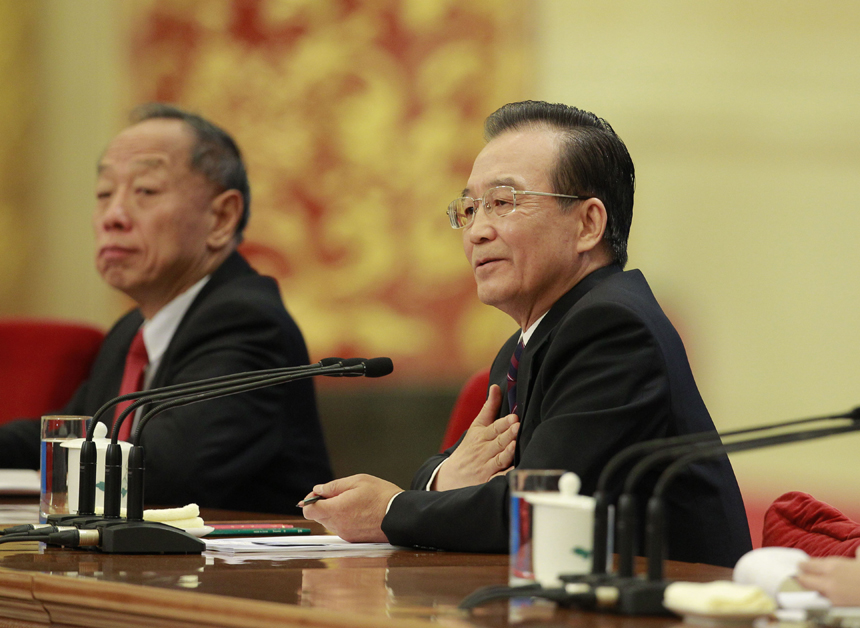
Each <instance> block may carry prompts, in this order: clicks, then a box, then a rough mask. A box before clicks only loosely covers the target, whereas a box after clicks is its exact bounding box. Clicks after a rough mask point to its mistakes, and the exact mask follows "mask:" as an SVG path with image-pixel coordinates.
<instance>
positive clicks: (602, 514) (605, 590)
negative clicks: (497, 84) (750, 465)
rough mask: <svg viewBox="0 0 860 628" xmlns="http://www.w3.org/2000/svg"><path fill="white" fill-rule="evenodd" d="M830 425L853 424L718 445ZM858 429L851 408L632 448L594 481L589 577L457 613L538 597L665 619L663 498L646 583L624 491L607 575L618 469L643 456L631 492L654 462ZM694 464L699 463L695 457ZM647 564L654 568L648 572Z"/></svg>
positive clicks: (482, 596) (471, 602)
mask: <svg viewBox="0 0 860 628" xmlns="http://www.w3.org/2000/svg"><path fill="white" fill-rule="evenodd" d="M833 419H853V420H854V421H855V422H856V423H854V424H852V425H849V426H840V427H836V428H825V429H822V430H809V431H805V432H792V433H789V434H783V435H779V436H772V437H765V438H760V439H751V440H747V441H739V442H736V443H732V444H729V445H723V444H722V443H721V441H720V437H721V436H722V437H736V436H741V435H744V434H751V433H755V432H761V431H765V430H773V429H777V428H785V427H793V426H797V425H802V424H806V423H812V422H817V421H823V420H833ZM858 428H860V407H858V408H854V409H853V410H852V411H850V412H848V413H844V414H836V415H828V416H821V417H814V418H807V419H798V420H792V421H786V422H780V423H772V424H768V425H761V426H756V427H751V428H745V429H741V430H735V431H732V432H726V433H723V434H722V435H720V434H718V433H716V432H700V433H695V434H687V435H683V436H676V437H669V438H660V439H653V440H650V441H645V442H642V443H636V444H634V445H631V446H629V447H627V448H626V449H624V450H622V451H621V452H619V453H618V454H616V455H615V456H614V457H613V458H611V459H610V461H609V462H608V463H607V465H606V466H605V467H604V469H603V470H602V472H601V474H600V476H599V478H598V482H597V487H596V490H595V493H594V498H595V513H594V516H595V520H594V537H593V539H594V547H593V550H592V571H591V573H590V574H586V575H562V576H560V579H561V580H562V582H563V583H564V585H563V586H562V587H561V588H551V589H546V588H543V587H541V586H540V585H537V584H535V585H525V586H522V587H498V586H497V587H485V588H483V589H479V590H477V591H475V592H474V593H473V594H472V595H470V596H469V597H467V598H466V599H464V600H463V602H461V604H460V608H462V609H471V608H474V607H475V606H478V605H480V604H483V603H486V602H489V601H492V600H498V599H507V598H511V597H542V598H546V599H550V600H554V601H556V602H558V603H559V604H562V605H575V606H578V607H580V608H587V609H595V608H605V609H607V610H611V611H612V612H615V613H620V614H627V615H636V614H639V615H643V614H644V615H655V614H657V615H665V614H669V612H668V611H667V610H666V609H665V608H664V607H663V592H664V591H665V588H666V586H668V584H669V583H668V582H664V581H663V580H662V560H663V559H662V552H663V548H664V545H663V544H662V535H663V534H664V532H663V530H664V527H663V526H662V523H663V517H662V514H663V513H662V493H661V499H660V500H659V504H656V505H654V506H652V504H651V502H649V516H648V526H649V527H648V530H649V533H648V538H649V539H651V538H652V534H654V535H657V536H655V537H654V538H658V537H659V538H660V539H661V541H658V542H655V541H653V540H651V541H649V548H651V549H650V550H649V553H648V554H647V556H648V573H649V577H648V578H647V579H642V578H636V577H635V576H634V575H633V562H634V561H633V555H634V550H635V545H634V541H633V540H632V539H634V538H635V537H636V530H635V527H636V522H635V501H634V498H633V495H632V493H631V492H630V491H627V490H625V491H624V494H622V496H621V497H620V498H619V511H623V513H619V514H620V518H623V519H624V522H623V523H622V521H621V520H619V527H620V528H621V527H623V528H624V530H623V531H622V530H619V537H620V538H619V544H620V545H623V547H622V548H620V549H621V550H622V552H623V553H624V556H619V573H618V574H612V573H609V568H608V562H609V561H608V558H609V553H608V539H609V519H610V516H609V513H610V499H609V491H608V490H607V486H608V484H609V480H610V479H611V478H612V477H613V476H614V475H615V474H616V473H617V472H618V471H619V470H620V469H622V468H623V467H625V466H626V465H629V464H630V463H631V461H632V460H634V459H636V458H640V457H643V456H644V458H643V459H642V460H641V461H640V463H639V464H637V465H634V468H633V470H631V472H630V473H629V474H628V476H627V482H626V483H625V486H630V487H635V485H636V483H637V482H638V479H639V477H641V475H642V474H644V472H645V470H647V469H648V468H650V467H651V466H652V465H653V464H655V463H656V462H665V461H666V460H671V459H674V458H678V461H677V462H678V463H680V462H681V459H683V458H681V457H682V456H684V454H689V456H684V457H689V458H693V457H695V456H702V457H707V456H705V452H713V453H711V455H712V456H713V455H719V454H720V453H726V452H732V451H743V450H746V449H754V448H756V447H757V446H758V447H761V446H767V445H762V444H760V443H762V442H767V443H769V444H774V445H775V444H781V443H784V442H797V441H801V440H809V439H811V438H820V437H823V436H829V435H831V434H839V433H845V432H850V431H853V430H856V429H858ZM753 443H754V444H753ZM691 446H692V447H694V448H695V449H694V451H693V453H689V452H690V447H691ZM650 452H654V453H652V454H651V455H650V456H648V455H646V454H649V453H650ZM695 459H699V458H698V457H697V458H695ZM674 466H675V465H674V464H673V465H670V466H669V467H668V468H667V469H666V471H665V472H664V473H666V472H668V470H669V469H671V468H673V467H674ZM681 468H683V465H681V466H680V467H678V470H676V471H674V472H673V473H678V472H679V471H680V469H681ZM633 476H635V477H633ZM672 477H674V476H672ZM661 478H662V476H661ZM670 479H671V478H670ZM666 483H668V481H667V482H665V483H664V484H663V486H662V487H661V491H664V490H665V484H666ZM656 490H657V489H656V488H655V493H656ZM652 500H653V498H652ZM652 513H653V514H652ZM655 527H656V528H657V531H656V532H653V533H652V532H650V531H651V530H652V528H655ZM622 532H623V534H622ZM622 537H629V540H628V541H623V542H622ZM656 554H660V555H661V558H660V560H656V561H655V560H654V558H653V556H654V555H656ZM652 564H653V565H654V567H652ZM658 573H659V575H658Z"/></svg>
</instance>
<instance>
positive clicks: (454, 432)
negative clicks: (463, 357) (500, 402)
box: [439, 369, 490, 451]
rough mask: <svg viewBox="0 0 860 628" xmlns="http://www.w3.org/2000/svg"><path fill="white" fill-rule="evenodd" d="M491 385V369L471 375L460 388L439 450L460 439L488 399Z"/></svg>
mask: <svg viewBox="0 0 860 628" xmlns="http://www.w3.org/2000/svg"><path fill="white" fill-rule="evenodd" d="M489 386H490V369H484V370H483V371H478V372H477V373H475V374H474V375H472V377H470V378H469V379H468V380H467V381H466V383H465V384H463V388H462V389H460V394H459V395H458V396H457V402H456V403H455V404H454V409H453V410H452V411H451V418H449V419H448V427H447V429H446V430H445V436H444V437H443V438H442V448H441V449H440V450H439V451H445V450H446V449H448V447H450V446H451V445H453V444H454V443H456V442H457V441H458V440H460V436H462V435H463V432H465V431H466V430H467V429H469V426H470V425H471V424H472V421H474V420H475V417H476V416H478V412H480V411H481V408H482V407H483V405H484V402H485V401H486V400H487V388H489Z"/></svg>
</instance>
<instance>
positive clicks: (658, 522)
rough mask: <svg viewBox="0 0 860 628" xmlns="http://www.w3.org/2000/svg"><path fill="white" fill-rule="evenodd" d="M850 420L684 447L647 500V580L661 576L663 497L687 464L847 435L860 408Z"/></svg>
mask: <svg viewBox="0 0 860 628" xmlns="http://www.w3.org/2000/svg"><path fill="white" fill-rule="evenodd" d="M850 414H851V415H852V416H851V417H850V418H851V419H852V421H851V422H850V423H848V424H847V425H840V426H837V427H827V428H819V429H816V430H803V431H798V432H790V433H788V434H776V435H773V436H764V437H761V438H754V439H749V440H744V441H738V442H734V443H729V444H725V445H724V444H718V445H712V446H706V447H700V448H696V449H693V450H687V452H686V453H684V454H683V455H681V456H680V457H678V458H677V460H675V461H674V462H672V463H671V464H669V466H667V467H666V469H665V470H664V471H663V472H662V473H661V475H660V477H659V479H658V480H657V483H656V484H655V485H654V491H653V492H652V494H651V498H650V499H649V501H648V521H647V528H646V540H647V546H646V556H647V557H648V579H649V580H652V581H656V580H661V579H662V578H663V558H664V552H665V513H664V507H663V504H664V500H663V496H664V494H665V493H666V489H667V487H668V486H669V485H670V484H671V482H672V481H673V480H674V479H675V478H676V477H677V476H678V475H679V474H680V473H681V472H682V471H683V470H684V469H685V468H686V467H688V466H689V465H690V464H692V463H694V462H697V461H699V460H706V459H709V458H715V457H717V456H721V455H723V454H728V453H735V452H741V451H750V450H753V449H764V448H766V447H773V446H776V445H784V444H788V443H798V442H804V441H810V440H817V439H819V438H826V437H828V436H837V435H839V434H848V433H850V432H856V431H858V430H860V408H855V410H854V411H853V412H852V413H850Z"/></svg>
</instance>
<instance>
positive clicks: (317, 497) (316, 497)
mask: <svg viewBox="0 0 860 628" xmlns="http://www.w3.org/2000/svg"><path fill="white" fill-rule="evenodd" d="M321 499H325V497H323V496H322V495H314V496H313V497H308V498H307V499H303V500H302V501H300V502H299V503H298V504H296V506H298V507H299V508H304V507H305V506H307V505H309V504H313V503H314V502H318V501H319V500H321Z"/></svg>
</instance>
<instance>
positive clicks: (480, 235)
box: [464, 203, 496, 244]
mask: <svg viewBox="0 0 860 628" xmlns="http://www.w3.org/2000/svg"><path fill="white" fill-rule="evenodd" d="M464 231H465V232H466V233H465V234H464V235H466V236H467V237H468V238H469V241H470V242H472V243H473V244H477V243H478V242H482V241H484V240H492V239H493V238H494V237H495V234H496V230H495V228H494V227H493V223H492V218H491V217H490V212H488V211H487V210H486V208H485V207H484V206H483V203H482V204H481V207H480V208H476V209H475V217H474V218H473V219H472V224H471V225H469V226H468V227H466V228H465V229H464Z"/></svg>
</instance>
